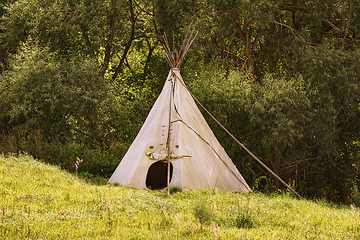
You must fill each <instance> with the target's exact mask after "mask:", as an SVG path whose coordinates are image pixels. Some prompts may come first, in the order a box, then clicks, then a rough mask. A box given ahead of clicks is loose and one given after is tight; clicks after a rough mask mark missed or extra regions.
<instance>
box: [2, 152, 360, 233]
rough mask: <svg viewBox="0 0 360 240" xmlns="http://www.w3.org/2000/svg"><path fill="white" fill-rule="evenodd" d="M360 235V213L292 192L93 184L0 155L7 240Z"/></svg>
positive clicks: (24, 159) (30, 160)
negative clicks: (292, 194) (310, 199)
mask: <svg viewBox="0 0 360 240" xmlns="http://www.w3.org/2000/svg"><path fill="white" fill-rule="evenodd" d="M22 238H29V239H57V238H58V239H360V211H359V210H358V209H356V208H352V209H350V208H349V207H348V206H336V205H332V204H330V203H327V202H324V201H317V202H316V201H306V200H297V199H294V198H292V197H291V196H287V195H282V196H277V195H264V194H260V193H251V194H239V193H234V192H226V191H216V190H205V189H200V190H196V191H179V190H177V191H173V193H172V194H171V195H170V196H169V195H168V194H167V192H166V191H149V190H139V189H132V188H124V187H114V186H111V185H104V186H98V185H92V184H90V183H87V182H86V181H84V180H82V179H81V178H78V177H77V176H75V175H71V174H70V173H68V172H66V171H63V170H61V169H60V168H59V167H56V166H51V165H46V164H43V163H41V162H39V161H36V160H34V159H33V158H32V157H30V156H27V155H24V156H21V157H14V156H7V157H5V156H1V155H0V239H22Z"/></svg>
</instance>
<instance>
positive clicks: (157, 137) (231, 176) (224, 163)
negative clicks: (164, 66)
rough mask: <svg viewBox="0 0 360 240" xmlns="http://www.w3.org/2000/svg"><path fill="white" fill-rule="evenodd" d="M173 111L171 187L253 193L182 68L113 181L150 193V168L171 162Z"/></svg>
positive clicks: (168, 84)
mask: <svg viewBox="0 0 360 240" xmlns="http://www.w3.org/2000/svg"><path fill="white" fill-rule="evenodd" d="M170 98H171V100H170ZM170 102H171V105H170ZM170 109H171V123H170V124H171V125H170V158H171V159H170V162H171V163H172V165H173V174H172V179H171V182H170V187H171V188H172V187H179V188H181V189H184V190H186V189H196V188H217V189H226V190H234V191H238V192H248V191H251V189H250V187H249V186H248V184H247V183H246V181H245V180H244V178H243V177H242V175H241V174H240V172H239V171H238V169H237V168H236V166H235V165H234V164H233V162H232V161H231V159H230V158H229V156H228V155H227V154H226V152H225V150H224V148H223V147H222V146H221V145H220V143H219V142H218V140H217V139H216V137H215V135H214V133H213V132H212V130H211V129H210V127H209V126H208V124H207V123H206V120H205V119H204V117H203V116H202V114H201V112H200V110H199V109H198V107H197V105H196V104H195V102H194V100H193V98H192V97H191V95H190V93H189V92H188V90H187V88H186V87H185V83H184V82H183V80H182V78H181V75H180V70H179V69H171V70H170V72H169V75H168V77H167V79H166V82H165V84H164V87H163V89H162V92H161V93H160V95H159V97H158V99H157V100H156V102H155V104H154V106H153V107H152V109H151V111H150V113H149V115H148V117H147V118H146V120H145V122H144V125H143V126H142V128H141V130H140V132H139V133H138V135H137V137H136V138H135V140H134V142H133V143H132V145H131V146H130V148H129V149H128V151H127V153H126V154H125V156H124V158H123V159H122V160H121V162H120V164H119V165H118V167H117V168H116V170H115V172H114V173H113V175H112V176H111V178H110V180H109V182H110V183H115V182H117V183H119V184H120V185H122V186H129V187H135V188H146V177H147V172H148V170H149V167H150V166H151V165H152V164H154V163H155V162H157V161H159V160H167V159H168V148H167V139H168V130H169V111H170Z"/></svg>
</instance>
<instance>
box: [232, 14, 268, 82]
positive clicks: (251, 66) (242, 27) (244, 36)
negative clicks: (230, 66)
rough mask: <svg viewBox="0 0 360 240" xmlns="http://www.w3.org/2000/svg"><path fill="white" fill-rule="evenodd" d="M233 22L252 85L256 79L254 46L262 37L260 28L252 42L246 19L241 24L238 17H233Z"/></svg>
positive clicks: (249, 25) (248, 23) (249, 26)
mask: <svg viewBox="0 0 360 240" xmlns="http://www.w3.org/2000/svg"><path fill="white" fill-rule="evenodd" d="M233 20H234V24H235V29H236V32H237V33H238V34H239V36H240V38H241V40H242V42H243V43H244V45H245V55H246V60H245V61H246V67H247V70H248V71H249V73H250V75H249V80H250V84H254V83H255V77H256V72H255V62H254V52H255V49H256V45H257V43H258V41H259V39H260V37H261V36H262V26H260V27H259V28H258V30H257V33H256V36H255V38H254V40H253V41H252V39H251V36H250V28H251V22H249V21H248V20H247V18H245V19H244V21H243V22H240V19H239V17H238V16H235V18H234V19H233Z"/></svg>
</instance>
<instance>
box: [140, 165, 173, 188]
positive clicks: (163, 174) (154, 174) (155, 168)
mask: <svg viewBox="0 0 360 240" xmlns="http://www.w3.org/2000/svg"><path fill="white" fill-rule="evenodd" d="M167 168H168V166H167V161H158V162H156V163H153V164H152V165H151V166H150V167H149V170H148V173H147V176H146V187H147V188H149V189H152V190H155V189H163V188H166V187H167V172H168V171H167ZM172 173H173V166H172V163H171V162H170V182H171V178H172Z"/></svg>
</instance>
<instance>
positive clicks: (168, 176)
mask: <svg viewBox="0 0 360 240" xmlns="http://www.w3.org/2000/svg"><path fill="white" fill-rule="evenodd" d="M171 71H172V70H171ZM172 81H174V78H173V79H172ZM172 81H171V83H170V84H171V91H170V104H169V128H168V136H167V154H168V160H167V191H168V194H170V137H171V95H172V93H173V82H172Z"/></svg>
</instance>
